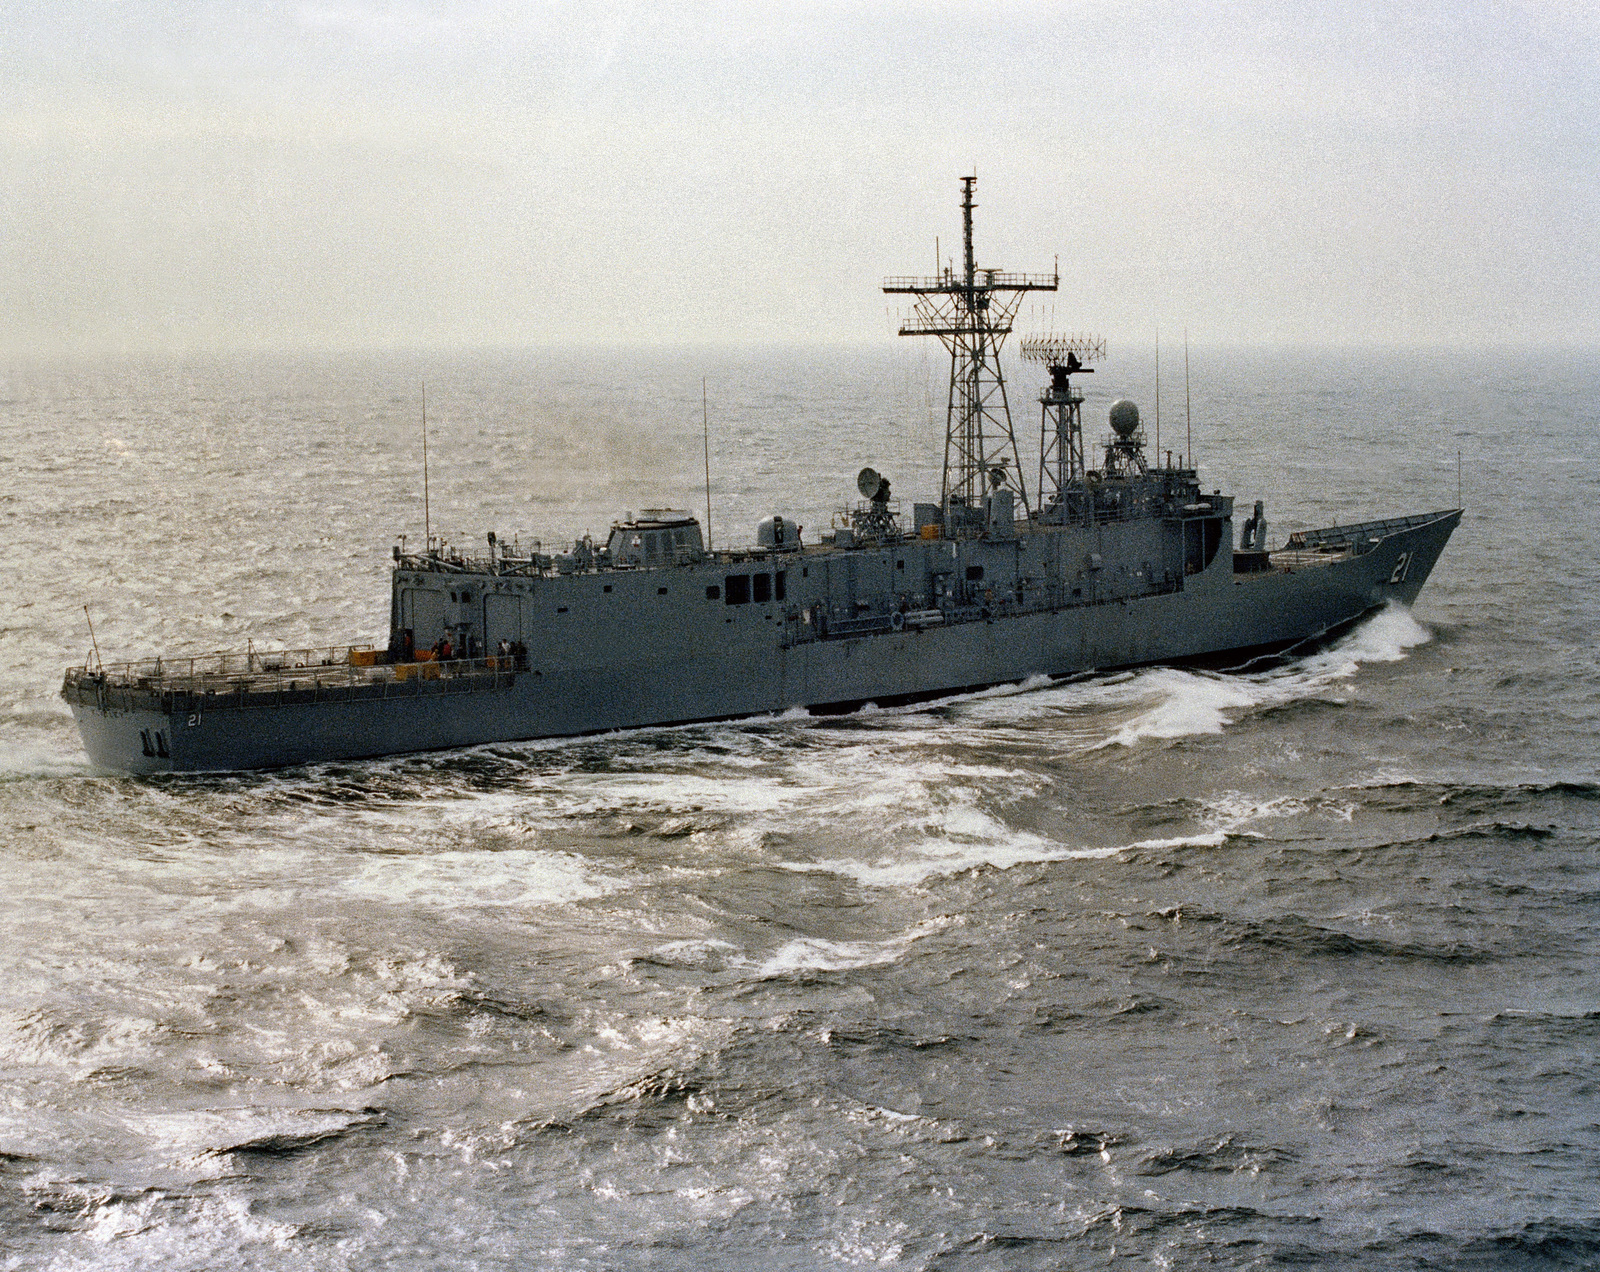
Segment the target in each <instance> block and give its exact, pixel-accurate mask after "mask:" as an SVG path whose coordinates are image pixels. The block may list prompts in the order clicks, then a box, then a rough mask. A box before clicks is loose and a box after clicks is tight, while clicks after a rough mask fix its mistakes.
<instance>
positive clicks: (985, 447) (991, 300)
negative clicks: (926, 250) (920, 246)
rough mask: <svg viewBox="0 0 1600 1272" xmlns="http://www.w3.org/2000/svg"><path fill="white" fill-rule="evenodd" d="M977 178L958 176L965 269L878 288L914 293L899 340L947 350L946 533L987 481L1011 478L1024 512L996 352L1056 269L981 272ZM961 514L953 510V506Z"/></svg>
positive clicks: (963, 518) (1023, 487)
mask: <svg viewBox="0 0 1600 1272" xmlns="http://www.w3.org/2000/svg"><path fill="white" fill-rule="evenodd" d="M977 180H978V179H977V177H975V176H974V177H962V178H961V220H962V229H963V237H964V246H965V249H966V250H965V260H964V263H963V264H964V267H963V268H962V270H961V271H960V272H957V271H956V269H955V268H954V267H953V266H946V267H945V268H944V269H943V270H942V271H941V272H940V273H939V274H937V275H935V276H934V277H932V278H926V277H924V278H905V277H901V278H886V279H885V280H884V283H883V290H884V291H885V292H888V293H891V294H898V295H909V296H915V297H916V301H915V307H914V309H913V311H912V313H911V315H909V316H908V317H907V319H906V321H905V322H904V323H902V324H901V327H900V334H901V335H902V336H937V337H938V338H939V340H940V341H941V342H942V343H943V345H944V346H945V348H946V349H948V350H949V351H950V397H949V404H948V407H947V409H946V414H945V443H944V481H943V485H942V490H941V492H940V504H941V507H942V511H943V515H944V522H945V533H946V534H950V535H955V534H957V533H959V532H960V531H959V527H960V526H961V525H966V524H971V522H970V518H969V516H967V515H965V514H966V510H970V509H976V508H978V507H980V506H981V505H982V502H983V497H984V494H985V492H986V491H987V490H988V489H989V488H990V484H991V483H997V482H999V481H1003V480H1005V478H1006V475H1007V473H1008V472H1010V473H1014V474H1015V482H1016V486H1017V493H1018V494H1019V495H1020V496H1021V499H1022V507H1023V510H1024V511H1025V512H1026V510H1027V509H1028V506H1029V505H1028V491H1027V483H1026V481H1025V480H1024V478H1023V474H1022V458H1021V455H1020V453H1019V452H1018V450H1017V439H1016V434H1015V433H1014V432H1013V431H1012V428H1011V407H1010V404H1009V403H1008V402H1007V401H1006V386H1005V376H1004V374H1003V373H1002V371H1001V368H1000V347H1001V345H1003V344H1004V343H1005V338H1006V336H1008V335H1009V334H1010V333H1011V320H1012V318H1013V317H1014V316H1015V315H1016V311H1017V306H1018V305H1020V304H1021V303H1022V297H1023V295H1024V294H1025V293H1027V292H1030V291H1055V290H1057V288H1058V287H1059V286H1060V283H1061V276H1060V272H1059V270H1057V271H1056V272H1054V273H1050V274H1007V273H1004V272H1002V271H1001V270H998V269H979V268H978V266H977V263H976V260H975V258H974V256H973V250H972V211H973V209H974V208H975V207H977V204H976V203H974V202H973V201H972V188H973V186H974V184H976V182H977ZM953 505H954V506H956V507H958V508H960V509H962V510H963V511H962V512H958V513H952V506H953Z"/></svg>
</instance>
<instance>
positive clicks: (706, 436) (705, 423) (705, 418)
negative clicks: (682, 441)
mask: <svg viewBox="0 0 1600 1272" xmlns="http://www.w3.org/2000/svg"><path fill="white" fill-rule="evenodd" d="M700 436H701V440H702V441H703V442H704V444H705V454H706V551H707V552H710V551H711V406H710V403H709V401H708V400H707V398H706V378H705V376H701V377H700Z"/></svg>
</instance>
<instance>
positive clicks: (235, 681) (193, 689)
mask: <svg viewBox="0 0 1600 1272" xmlns="http://www.w3.org/2000/svg"><path fill="white" fill-rule="evenodd" d="M361 655H366V657H362V656H361ZM378 657H379V655H377V654H376V653H375V651H374V650H373V648H372V646H371V645H324V646H317V647H314V648H310V649H277V650H256V649H247V650H227V651H218V652H215V653H210V654H197V655H194V656H193V657H187V658H185V657H177V658H173V657H159V658H144V659H139V660H137V661H134V662H120V663H106V664H105V665H104V666H98V665H97V666H84V667H73V668H71V669H69V670H68V672H67V680H68V682H69V683H79V684H83V683H93V684H100V685H105V686H107V687H110V688H117V689H143V690H148V691H149V692H152V693H174V692H176V693H192V694H226V693H247V694H259V693H274V692H283V691H286V690H287V691H293V690H296V689H329V688H336V687H340V686H354V685H366V684H375V683H379V682H387V681H407V680H451V679H458V678H461V677H464V676H481V675H483V674H484V673H486V672H487V673H495V674H499V673H509V672H512V671H515V670H516V666H515V663H514V660H513V659H512V658H510V657H504V656H502V657H489V658H456V659H451V660H450V661H448V662H435V661H433V660H431V659H424V660H423V661H420V662H379V661H377V658H378Z"/></svg>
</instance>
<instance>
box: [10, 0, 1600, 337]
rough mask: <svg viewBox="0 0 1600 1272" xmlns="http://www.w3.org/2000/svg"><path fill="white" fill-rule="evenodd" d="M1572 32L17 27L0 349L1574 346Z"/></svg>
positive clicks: (153, 17) (109, 22)
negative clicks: (852, 343)
mask: <svg viewBox="0 0 1600 1272" xmlns="http://www.w3.org/2000/svg"><path fill="white" fill-rule="evenodd" d="M1597 87H1600V10H1597V8H1596V6H1595V5H1592V4H1585V3H1572V4H1568V3H1561V2H1560V0H1552V2H1550V3H1529V4H1524V5H1518V4H1510V3H1487V2H1485V0H1449V2H1448V3H1414V4H1393V3H1385V2H1384V0H1362V2H1361V3H1342V4H1320V5H1319V4H1306V5H1297V4H1261V3H1249V2H1247V3H1237V4H1228V5H1220V4H1214V3H1208V4H1196V5H1182V4H1136V3H1134V4H1130V3H1118V2H1115V0H1093V2H1092V3H1058V4H1026V3H1004V2H999V3H988V4H976V3H973V4H968V3H940V2H938V0H916V2H914V3H849V2H839V3H818V4H792V5H768V4H758V3H751V4H723V5H713V4H702V5H694V4H674V3H651V4H637V5H620V4H619V5H597V4H596V5H590V4H563V3H553V4H536V3H522V4H518V3H489V2H484V3H473V2H471V0H465V2H462V3H451V4H445V3H437V4H436V3H393V4H391V3H380V2H377V0H317V2H312V3H295V2H288V3H274V2H272V0H266V2H264V3H259V4H224V3H206V2H205V0H195V2H193V3H181V2H179V0H166V2H160V0H152V2H150V3H135V0H125V2H124V3H87V2H80V0H64V2H60V3H37V4H28V3H12V2H9V0H0V211H3V215H4V221H5V235H4V240H3V247H0V289H3V295H4V304H3V306H0V352H10V353H34V352H38V353H53V352H58V351H74V352H92V351H96V350H146V349H177V350H182V349H191V348H216V347H221V348H228V347H246V348H256V347H267V348H272V347H288V348H368V347H388V346H415V347H424V348H429V347H431V348H440V347H450V346H455V345H485V344H488V345H508V344H510V345H515V344H523V343H547V342H582V343H588V342H594V341H636V340H642V341H652V342H673V341H686V340H689V341H692V340H709V341H727V340H743V339H756V340H768V339H775V340H812V339H822V340H857V339H881V338H892V336H890V335H889V332H890V331H891V327H890V324H889V321H888V319H887V318H886V316H885V298H884V297H882V296H881V295H880V294H879V292H878V284H879V282H880V281H881V279H882V277H883V276H884V275H886V274H891V273H899V272H919V271H931V270H932V268H933V266H934V238H935V236H936V235H937V236H939V237H940V238H941V240H942V242H943V246H944V250H945V252H946V254H947V255H948V254H949V253H950V252H951V251H952V250H953V249H954V247H955V245H956V243H957V240H958V235H959V228H960V220H959V212H958V211H957V208H956V202H957V198H958V191H959V185H958V180H957V178H958V177H959V176H960V175H961V174H962V173H966V172H971V171H974V170H975V171H976V172H977V174H978V178H979V181H978V201H979V205H980V206H979V211H978V243H979V253H978V254H979V261H980V264H983V263H987V264H992V265H997V266H1001V267H1003V268H1007V269H1016V270H1030V271H1031V270H1048V269H1049V268H1050V266H1051V262H1052V260H1053V259H1054V258H1055V256H1056V254H1057V253H1059V254H1060V256H1061V261H1062V271H1063V275H1064V286H1063V291H1062V293H1061V295H1060V296H1059V297H1058V298H1057V300H1056V302H1055V303H1056V307H1057V308H1056V314H1057V325H1060V326H1065V327H1078V326H1082V327H1089V328H1095V329H1099V330H1102V331H1106V332H1108V333H1115V334H1116V335H1124V333H1126V334H1129V335H1131V334H1133V333H1135V332H1137V333H1139V334H1140V335H1143V334H1144V333H1147V332H1148V331H1149V330H1150V329H1151V328H1152V327H1153V326H1154V325H1155V324H1156V323H1158V322H1159V323H1161V324H1162V325H1163V326H1165V327H1168V328H1170V329H1173V330H1176V328H1177V327H1179V326H1181V325H1183V324H1187V325H1188V327H1189V329H1190V331H1191V332H1192V333H1193V334H1194V337H1195V338H1196V339H1197V340H1202V341H1218V342H1278V341H1288V342H1297V343H1325V342H1341V343H1342V342H1367V341H1394V342H1404V343H1445V344H1448V343H1456V342H1473V343H1476V342H1483V341H1507V342H1513V343H1543V342H1561V343H1583V344H1595V343H1600V250H1597V248H1600V230H1597V228H1596V227H1597V225H1600V91H1597Z"/></svg>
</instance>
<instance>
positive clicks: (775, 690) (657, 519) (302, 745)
mask: <svg viewBox="0 0 1600 1272" xmlns="http://www.w3.org/2000/svg"><path fill="white" fill-rule="evenodd" d="M974 182H975V178H973V177H964V178H962V202H961V207H962V220H963V229H964V247H965V257H964V262H963V264H962V266H960V267H958V266H956V265H955V263H954V262H951V263H950V264H948V265H943V266H941V268H940V270H939V272H938V273H937V274H935V275H933V276H926V277H894V278H888V279H886V280H885V281H884V284H883V289H884V291H885V292H886V293H889V294H891V295H898V296H904V297H908V298H910V299H909V300H908V301H907V302H906V303H907V304H908V305H909V306H910V308H909V309H908V310H907V315H906V318H905V320H904V322H903V324H902V325H901V326H900V329H899V331H900V334H901V335H907V336H932V337H935V338H937V339H938V340H940V341H941V342H942V343H943V345H944V346H945V348H946V349H947V350H948V352H949V354H950V385H949V399H948V411H947V427H946V433H945V450H944V468H943V478H942V482H941V488H940V491H939V494H938V498H937V501H934V500H932V499H930V500H929V501H928V502H914V503H913V504H912V506H911V509H910V515H909V516H907V515H906V512H905V509H904V508H903V506H902V505H901V503H900V501H899V500H897V499H896V498H894V497H893V496H892V494H891V489H890V482H889V480H888V479H887V478H886V477H884V476H883V475H881V474H880V473H878V472H877V471H875V470H874V469H872V468H864V469H862V470H861V471H860V473H859V474H858V476H857V481H856V485H857V490H858V493H859V495H860V498H859V500H858V501H855V502H854V503H853V506H850V507H848V508H846V509H845V510H844V512H843V514H842V515H841V516H840V517H837V518H835V526H834V528H833V529H832V530H831V531H828V532H825V533H822V534H820V535H817V536H816V541H815V542H802V540H801V533H800V527H799V526H797V525H796V524H795V523H794V521H793V520H791V519H790V518H789V517H787V516H785V515H782V514H781V513H777V512H774V513H773V514H772V515H769V516H767V517H765V518H763V519H762V520H761V521H760V522H759V524H757V526H756V527H755V542H754V543H753V544H751V545H750V546H747V547H742V548H731V549H729V548H716V549H713V548H712V547H711V546H710V545H709V544H708V543H707V541H706V538H705V536H704V535H703V533H702V527H701V524H700V522H699V520H698V518H696V517H695V516H694V515H693V514H692V513H690V512H687V511H683V510H679V509H672V508H659V509H648V510H643V511H640V512H639V513H637V514H634V513H631V512H630V513H628V514H627V515H626V516H625V517H622V518H621V519H619V520H617V521H615V522H614V523H613V524H612V526H611V530H610V533H609V535H608V536H607V537H606V538H605V540H604V542H599V541H597V540H595V539H593V538H591V537H587V536H586V537H585V538H583V539H581V540H579V541H577V542H575V543H574V544H573V545H572V546H571V547H570V548H567V549H565V550H563V551H559V552H552V553H545V552H541V551H538V550H537V549H536V550H533V551H526V552H525V551H523V550H522V549H521V547H520V546H519V545H518V544H516V543H512V544H507V543H504V542H497V541H496V538H495V536H494V534H492V533H490V534H489V535H487V545H488V546H487V551H486V552H484V553H483V554H481V555H470V554H466V553H463V552H462V551H461V550H459V549H456V548H450V547H448V546H446V545H444V544H443V543H441V542H438V541H436V540H434V539H433V538H432V536H429V537H428V542H427V544H426V545H425V547H424V549H423V550H422V551H407V550H403V549H402V547H400V546H396V547H395V549H394V553H393V555H394V564H393V570H392V578H391V591H390V609H389V630H390V633H391V636H390V639H389V642H388V646H387V647H386V648H383V649H377V648H373V647H371V646H368V645H361V644H338V645H332V646H328V647H324V648H320V649H301V650H283V651H279V652H276V653H261V652H258V651H256V650H255V649H254V648H251V649H248V650H246V651H244V652H234V653H215V654H208V655H205V656H196V657H190V656H187V655H179V656H171V655H168V656H162V657H155V658H150V659H145V660H142V661H136V662H124V663H116V664H110V663H101V662H100V661H99V660H98V658H96V660H95V662H94V663H93V664H92V665H85V666H81V667H73V668H70V669H69V670H68V671H67V673H66V677H65V682H64V684H63V687H62V696H63V697H64V698H65V699H66V701H67V702H68V703H69V704H70V705H71V709H72V713H73V715H74V717H75V718H76V720H77V724H78V728H79V731H80V734H81V736H82V739H83V744H84V748H85V750H86V751H87V752H88V755H89V758H90V760H91V761H92V762H93V763H94V764H96V765H98V766H101V767H103V768H106V769H110V770H115V771H120V772H124V773H134V774H146V773H161V772H174V771H207V770H236V769H257V768H274V767H281V766H284V765H292V764H301V763H309V762H317V761H328V760H345V759H358V758H363V757H371V756H381V755H391V754H397V753H402V752H410V751H425V750H436V749H441V748H447V747H465V746H474V745H481V744H485V743H496V742H510V741H517V740H523V739H531V738H545V737H556V736H563V735H575V734H585V733H596V732H603V731H608V730H616V729H628V728H637V727H643V726H655V725H673V724H688V723H695V722H701V721H709V720H723V719H736V718H739V717H748V716H757V715H764V714H769V713H779V712H784V711H788V710H791V709H795V708H803V709H806V710H809V711H811V712H816V713H826V712H842V711H848V710H851V709H855V708H859V707H861V706H863V705H865V704H867V703H877V704H880V705H887V704H891V703H905V702H915V701H919V700H928V699H934V698H938V697H941V696H946V695H952V694H957V693H961V692H968V691H973V690H977V689H981V688H986V687H989V686H993V685H999V684H1006V683H1016V682H1023V681H1026V680H1028V679H1030V678H1034V677H1049V678H1061V677H1067V676H1073V675H1080V674H1084V673H1089V672H1094V671H1109V670H1112V669H1116V668H1127V667H1133V666H1140V665H1148V664H1155V663H1178V662H1188V661H1198V660H1206V659H1217V658H1219V657H1223V658H1234V659H1238V660H1241V661H1242V660H1245V659H1248V658H1250V657H1252V656H1254V655H1256V654H1258V653H1265V652H1271V651H1283V650H1286V649H1292V648H1293V647H1294V646H1296V645H1298V644H1300V643H1301V642H1305V641H1308V640H1313V639H1316V638H1318V637H1321V636H1325V635H1327V634H1328V633H1331V632H1334V631H1337V630H1339V629H1340V628H1342V627H1345V626H1347V625H1349V624H1351V623H1353V622H1355V621H1356V620H1357V619H1359V618H1361V617H1362V616H1363V615H1364V614H1367V613H1368V612H1370V611H1372V610H1373V609H1376V608H1379V607H1382V606H1384V605H1386V604H1389V603H1391V602H1398V603H1400V604H1404V605H1409V604H1410V603H1411V602H1412V601H1413V600H1415V598H1416V596H1417V593H1418V591H1419V590H1420V589H1421V588H1422V585H1423V583H1424V582H1425V581H1426V580H1427V577H1428V574H1429V572H1430V571H1431V570H1432V569H1433V566H1434V563H1435V562H1436V561H1437V559H1438V557H1439V554H1440V552H1441V551H1442V550H1443V548H1444V546H1445V543H1446V541H1447V540H1448V539H1449V537H1450V534H1451V532H1452V531H1453V530H1454V529H1455V527H1456V525H1457V523H1458V522H1459V521H1460V518H1461V510H1460V509H1459V508H1455V509H1446V510H1443V511H1435V512H1425V513H1419V514H1414V515H1408V516H1396V517H1387V518H1383V519H1379V520H1371V521H1366V522H1362V523H1360V524H1356V525H1340V526H1332V527H1328V528H1326V529H1321V530H1304V531H1299V532H1297V533H1294V534H1292V535H1290V536H1288V538H1287V540H1286V541H1285V542H1284V543H1283V544H1281V545H1280V546H1277V547H1270V546H1269V533H1268V525H1267V519H1266V516H1265V511H1264V508H1263V505H1262V504H1261V503H1259V502H1258V503H1255V504H1254V507H1253V508H1252V510H1251V513H1250V515H1249V516H1248V517H1247V518H1246V519H1245V520H1244V522H1243V524H1242V525H1241V527H1240V529H1239V534H1238V536H1237V541H1236V536H1235V532H1234V525H1233V522H1234V502H1233V499H1232V498H1231V497H1230V496H1226V495H1223V494H1222V493H1221V492H1220V491H1218V490H1213V491H1209V492H1207V491H1204V490H1202V489H1201V488H1200V483H1199V480H1198V474H1197V471H1196V469H1195V467H1194V465H1193V460H1192V456H1190V455H1186V454H1180V455H1178V456H1177V457H1176V459H1175V458H1174V456H1173V455H1172V453H1171V452H1168V453H1167V455H1166V456H1165V458H1164V459H1163V458H1162V457H1161V456H1160V455H1155V454H1149V455H1147V453H1146V449H1147V446H1146V436H1145V432H1144V429H1143V427H1142V424H1141V421H1140V415H1139V411H1138V408H1137V407H1136V406H1135V405H1134V404H1133V403H1131V402H1127V401H1117V402H1115V403H1113V404H1112V405H1111V407H1110V409H1109V413H1108V419H1107V424H1108V426H1109V428H1108V430H1107V432H1106V433H1105V435H1104V440H1103V441H1101V442H1100V443H1099V444H1098V445H1097V446H1092V447H1091V446H1086V443H1085V440H1084V422H1083V411H1082V407H1083V401H1084V397H1083V392H1082V390H1081V389H1080V387H1079V384H1081V383H1082V381H1081V380H1079V381H1078V383H1075V382H1074V380H1075V377H1081V376H1083V375H1087V374H1092V373H1093V368H1092V367H1090V366H1089V365H1088V364H1089V363H1091V362H1093V361H1095V360H1097V359H1099V358H1101V357H1103V356H1104V353H1105V343H1104V341H1103V340H1102V339H1100V338H1099V337H1096V336H1086V335H1070V336H1067V335H1041V336H1037V337H1033V338H1030V339H1027V340H1024V341H1023V342H1022V352H1023V354H1024V356H1025V357H1026V358H1028V359H1029V360H1031V361H1033V362H1036V363H1038V364H1040V365H1041V366H1042V367H1043V369H1044V372H1045V374H1044V375H1043V376H1042V377H1041V378H1042V381H1043V388H1042V391H1041V393H1040V395H1039V407H1040V413H1039V420H1040V428H1039V440H1038V448H1037V456H1036V462H1030V465H1029V466H1028V468H1027V469H1025V468H1024V464H1023V455H1022V450H1021V447H1020V446H1019V443H1018V440H1017V430H1016V429H1015V428H1014V427H1013V423H1012V419H1011V414H1010V409H1009V405H1008V402H1007V396H1006V390H1005V380H1004V376H1003V373H1002V368H1001V361H1000V353H1001V348H1002V345H1003V343H1004V341H1005V339H1006V337H1007V336H1008V335H1009V334H1010V333H1011V331H1012V324H1013V319H1014V317H1015V315H1016V312H1017V310H1018V308H1019V306H1020V303H1021V300H1022V298H1023V297H1025V296H1027V295H1028V294H1029V293H1032V292H1041V291H1043V292H1053V291H1056V290H1057V289H1058V288H1059V286H1060V274H1059V267H1058V268H1057V269H1056V270H1055V271H1054V272H1052V273H1050V274H1017V273H1008V272H1005V271H1002V270H999V269H990V268H979V267H978V266H977V265H976V264H975V260H974V255H973V241H972V221H973V217H972V214H973V210H974V208H975V207H976V204H975V203H974V200H973V194H974ZM1029 460H1030V461H1034V460H1035V455H1034V454H1033V451H1032V447H1031V446H1030V448H1029Z"/></svg>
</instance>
